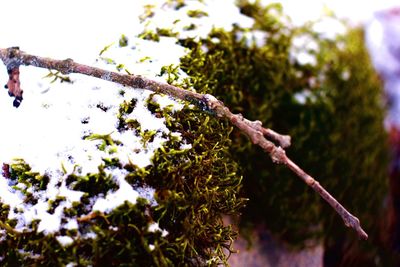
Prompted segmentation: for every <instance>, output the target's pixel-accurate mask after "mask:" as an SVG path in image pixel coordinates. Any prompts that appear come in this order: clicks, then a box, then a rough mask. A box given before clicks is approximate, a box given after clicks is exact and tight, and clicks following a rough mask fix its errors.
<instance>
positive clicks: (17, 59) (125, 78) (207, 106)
mask: <svg viewBox="0 0 400 267" xmlns="http://www.w3.org/2000/svg"><path fill="white" fill-rule="evenodd" d="M0 58H1V60H2V61H3V62H4V64H5V65H6V66H7V69H8V71H9V70H10V66H11V64H16V63H17V64H16V65H15V67H13V68H12V70H13V71H14V72H12V75H10V80H11V79H12V81H13V82H14V80H15V83H14V84H15V87H13V89H12V90H13V92H14V91H15V92H18V90H20V81H19V70H18V67H19V66H20V65H31V66H34V67H39V68H46V69H53V70H58V71H60V72H61V73H63V74H69V73H80V74H84V75H88V76H93V77H96V78H100V79H103V80H107V81H110V82H115V83H119V84H121V85H125V86H130V87H133V88H141V89H146V90H150V91H153V92H155V93H160V94H165V95H169V96H171V97H174V98H176V99H181V100H184V101H189V102H191V103H195V104H196V105H197V106H199V108H200V109H201V110H203V111H205V112H207V113H211V114H214V115H215V116H216V117H218V118H221V119H227V120H229V121H230V122H231V123H232V124H233V125H235V126H236V127H237V128H239V130H241V131H242V132H243V133H244V134H245V135H247V136H248V137H249V138H250V140H251V142H252V143H253V144H255V145H258V146H260V147H261V148H262V149H263V150H264V151H265V152H267V153H268V154H269V155H270V157H271V159H272V161H273V162H275V163H279V164H284V165H286V166H287V167H288V168H289V169H290V170H292V171H293V172H294V173H295V174H296V175H297V176H299V177H300V178H301V179H302V180H303V181H304V182H305V183H306V184H307V185H308V186H310V187H311V188H312V189H314V190H315V191H316V192H317V193H318V194H319V195H320V196H321V197H322V198H323V199H324V200H325V201H327V202H328V203H329V205H331V206H332V207H333V208H334V209H335V210H336V212H337V213H338V214H339V215H340V216H341V217H342V219H343V221H344V224H345V225H346V226H347V227H351V228H353V229H354V230H355V231H356V232H357V233H358V235H359V237H360V238H362V239H367V238H368V235H367V234H366V233H365V231H364V230H363V229H362V227H361V226H360V221H359V219H358V218H357V217H355V216H353V215H352V214H351V213H349V212H348V211H347V210H346V209H345V208H344V207H343V206H342V205H341V204H340V203H339V202H338V201H337V200H336V199H335V198H334V197H333V196H332V195H330V194H329V193H328V192H327V191H326V190H325V189H324V188H323V187H322V186H321V185H320V184H319V183H318V182H317V181H316V180H315V179H314V178H312V177H311V176H310V175H308V174H307V173H306V172H304V171H303V170H302V169H301V168H300V167H299V166H297V165H296V164H295V163H294V162H293V161H291V160H290V159H289V158H288V157H287V156H286V153H285V150H284V148H286V147H288V146H290V137H289V136H287V135H281V134H278V133H276V132H274V131H273V130H271V129H267V128H264V127H262V123H261V122H260V121H250V120H248V119H246V118H244V117H243V116H242V115H241V114H233V113H232V112H230V110H229V108H228V107H226V106H225V105H224V103H222V102H221V101H219V100H218V99H216V98H215V97H214V96H212V95H209V94H199V93H196V92H192V91H188V90H184V89H181V88H178V87H176V86H173V85H170V84H166V83H161V82H157V81H153V80H150V79H148V78H145V77H142V76H140V75H133V74H131V75H127V74H121V73H116V72H112V71H107V70H103V69H99V68H95V67H90V66H87V65H83V64H78V63H76V62H74V61H73V60H72V59H65V60H55V59H50V58H44V57H39V56H34V55H30V54H27V53H25V52H22V51H20V50H19V49H18V48H16V47H11V48H7V49H1V48H0ZM17 70H18V72H17ZM10 80H9V82H8V83H7V86H8V87H10ZM20 91H21V97H22V90H20ZM14 95H16V96H17V94H14ZM21 100H22V98H21ZM267 138H269V139H271V140H272V141H271V140H268V139H267ZM274 142H276V143H277V144H278V145H275V143H274Z"/></svg>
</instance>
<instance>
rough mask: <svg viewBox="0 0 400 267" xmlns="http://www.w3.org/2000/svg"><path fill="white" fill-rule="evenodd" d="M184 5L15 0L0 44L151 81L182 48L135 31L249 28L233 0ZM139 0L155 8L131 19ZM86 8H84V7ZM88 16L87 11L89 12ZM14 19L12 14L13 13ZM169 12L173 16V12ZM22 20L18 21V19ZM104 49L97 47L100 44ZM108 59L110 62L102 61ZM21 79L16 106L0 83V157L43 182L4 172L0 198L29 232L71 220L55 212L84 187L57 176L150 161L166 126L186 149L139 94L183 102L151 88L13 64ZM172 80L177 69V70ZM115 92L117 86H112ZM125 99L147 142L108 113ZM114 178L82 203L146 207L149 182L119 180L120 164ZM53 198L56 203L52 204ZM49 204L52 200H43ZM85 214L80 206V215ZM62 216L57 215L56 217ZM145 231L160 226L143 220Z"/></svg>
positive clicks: (167, 104) (3, 75)
mask: <svg viewBox="0 0 400 267" xmlns="http://www.w3.org/2000/svg"><path fill="white" fill-rule="evenodd" d="M188 3H189V5H188V6H186V7H184V8H182V9H180V10H177V11H175V10H174V9H173V7H168V5H167V6H166V5H161V1H134V2H132V1H125V0H121V1H120V2H118V4H112V5H111V4H110V3H109V2H105V1H85V2H82V1H79V2H78V1H76V0H72V1H69V2H68V3H67V4H65V5H64V6H63V8H62V9H60V10H58V9H55V8H54V4H53V2H50V1H42V0H39V1H37V2H35V3H33V2H31V1H22V0H17V1H14V2H13V3H10V2H9V3H4V6H3V8H4V9H13V8H14V5H18V6H20V7H24V8H20V9H19V12H18V18H14V17H13V15H10V13H12V12H7V13H5V14H3V15H2V16H1V17H0V22H3V25H10V22H11V21H13V23H12V26H10V27H4V28H3V30H2V34H1V35H0V47H1V48H5V47H10V46H15V45H18V46H20V47H21V50H23V51H26V52H28V53H32V54H36V55H40V56H46V57H51V58H56V59H65V58H72V59H73V60H74V61H76V62H79V63H84V64H87V65H91V66H95V67H99V68H103V69H107V70H111V71H116V69H117V68H116V67H117V65H120V64H123V67H122V68H120V71H121V72H125V70H127V71H129V73H134V74H137V75H143V76H145V77H148V78H150V79H153V80H157V81H162V82H165V81H166V78H167V77H166V75H163V76H160V75H159V74H160V70H161V68H162V67H163V66H177V65H178V64H179V59H180V57H182V56H184V55H185V54H186V53H187V52H188V51H187V50H186V49H185V48H183V47H182V46H180V45H178V44H177V43H176V39H175V38H171V37H160V41H159V42H154V41H151V40H143V39H141V38H138V35H139V34H140V33H141V32H142V31H143V30H145V29H146V30H151V29H156V28H168V27H170V28H173V29H174V30H175V31H179V32H181V34H182V35H181V36H184V35H185V34H187V36H189V35H192V36H195V37H196V38H198V37H200V36H202V37H205V36H206V35H208V33H209V32H210V31H211V29H212V28H213V27H222V28H224V29H226V30H231V29H232V27H233V23H236V24H240V25H242V26H244V27H249V26H251V25H252V24H253V20H252V19H250V18H248V17H246V16H243V15H242V14H240V12H239V9H238V8H237V7H236V6H234V5H233V0H220V1H204V2H203V3H201V2H198V1H188ZM144 4H153V5H154V6H155V11H156V12H157V15H156V16H154V17H153V18H152V19H150V20H145V21H143V22H142V23H140V20H139V16H140V14H142V13H143V10H144V9H143V5H144ZM93 6H95V7H96V9H95V12H92V13H93V14H90V13H89V12H86V10H89V9H90V10H93V9H92V8H93ZM197 9H201V10H204V11H205V12H206V13H207V15H206V16H204V17H202V18H189V17H188V16H187V12H188V11H189V10H197ZM90 16H92V17H90ZM20 18H24V19H23V20H22V19H21V23H20V22H19V19H20ZM178 19H179V23H176V22H175V21H176V20H178ZM22 21H24V22H27V23H22ZM191 23H194V24H196V25H197V27H196V30H191V31H183V30H182V27H184V26H187V25H188V24H191ZM121 34H125V35H126V36H127V38H128V46H126V47H119V46H118V39H119V37H120V36H121ZM108 45H109V48H108V49H106V51H104V52H103V53H102V54H101V55H99V52H100V50H102V49H103V48H104V47H105V46H108ZM108 59H112V60H113V62H112V63H111V64H110V62H108V63H107V61H108ZM20 72H21V74H20V78H21V86H22V88H23V90H24V100H23V101H22V104H21V106H20V107H19V108H18V109H16V108H14V107H13V106H12V99H11V98H10V97H9V96H8V94H7V90H0V121H1V123H2V125H3V127H2V131H1V133H0V151H1V153H0V163H9V164H10V163H13V162H14V159H24V160H25V162H26V163H27V164H29V165H30V167H31V168H32V172H38V173H40V174H46V175H48V176H49V178H50V181H49V183H48V185H47V188H46V189H45V190H41V191H35V190H34V189H33V188H32V187H30V188H23V186H25V185H22V184H19V185H18V186H19V188H20V189H15V188H12V187H11V186H12V185H13V183H12V181H11V180H10V179H9V178H7V177H0V200H1V202H2V203H5V204H8V205H9V206H10V212H9V217H8V218H9V219H15V220H16V221H17V224H16V226H15V230H17V231H25V230H30V229H31V224H32V222H33V221H38V224H37V231H38V232H43V233H44V234H55V235H57V232H58V231H59V230H61V229H67V230H70V229H79V227H78V218H77V217H71V218H65V215H64V210H65V209H68V208H71V207H73V203H75V202H79V201H80V200H81V197H82V196H83V194H84V192H81V191H77V190H72V189H71V188H70V187H69V186H67V185H66V179H67V177H68V176H69V174H71V173H76V174H78V175H86V174H89V173H97V172H98V166H99V165H101V164H102V163H103V158H110V157H115V158H118V159H119V161H120V163H121V164H122V165H124V164H135V165H136V166H138V167H147V166H149V165H151V158H152V156H153V155H154V152H155V151H156V150H157V149H158V148H160V147H161V146H162V145H163V144H164V143H165V142H166V141H167V139H166V137H165V136H168V135H169V134H170V136H171V137H173V138H174V139H173V140H175V141H176V142H180V144H181V149H190V148H191V144H190V143H187V141H186V140H183V138H182V137H181V135H180V134H179V133H170V131H169V130H168V128H167V127H166V125H165V119H164V118H157V117H155V116H154V115H153V114H152V113H151V112H150V111H149V110H148V109H147V101H148V99H149V97H152V101H155V102H158V103H159V105H160V107H161V108H168V109H169V110H171V111H172V112H178V111H179V110H180V109H182V107H183V104H182V103H181V102H177V101H176V100H174V99H172V98H170V97H168V96H160V95H152V94H151V92H149V91H146V90H142V89H137V88H127V87H123V86H120V85H117V84H114V83H111V82H107V81H102V80H99V79H95V78H91V77H86V76H83V75H77V74H71V75H70V76H69V77H70V79H71V80H72V82H73V83H72V84H71V83H67V82H63V83H60V82H59V81H56V82H54V83H51V79H43V77H45V76H46V75H47V74H48V73H49V72H48V71H47V70H44V69H38V68H34V67H25V66H21V67H20ZM178 75H179V79H180V80H182V79H184V78H185V77H186V74H185V73H184V72H183V71H182V70H180V69H178ZM7 79H8V76H7V72H6V71H5V70H4V71H0V81H3V82H4V84H5V83H6V81H7ZM121 92H123V94H121ZM132 99H135V101H136V105H135V108H134V109H133V111H132V112H131V113H129V114H127V115H124V116H125V117H124V119H131V120H135V121H137V122H138V123H139V124H140V130H141V131H142V132H143V131H151V132H154V133H155V134H154V136H153V138H152V140H151V141H147V142H146V143H144V142H143V140H142V138H141V137H140V135H138V134H136V133H135V130H125V131H118V130H117V129H116V126H117V124H118V112H119V105H120V103H123V102H124V101H125V102H128V103H129V102H130V101H131V100H132ZM91 134H96V135H108V136H110V137H111V138H112V139H113V140H115V141H118V142H119V143H118V145H115V144H114V145H111V146H109V147H107V148H106V149H104V150H99V145H101V143H102V140H95V139H91V138H86V137H88V136H90V135H91ZM105 171H106V172H107V173H108V174H110V175H111V177H112V179H113V180H114V182H115V183H116V185H117V189H116V190H114V191H113V190H110V191H109V192H106V193H105V194H100V195H98V196H95V197H93V198H92V199H91V200H90V201H91V204H90V206H89V208H90V209H91V211H92V212H96V211H99V212H104V213H109V212H112V210H113V209H114V208H116V207H118V206H120V205H122V204H123V203H125V202H129V203H132V204H135V203H136V200H137V198H138V197H144V198H146V199H148V201H149V203H150V204H151V205H152V206H155V205H157V202H156V200H155V199H154V192H155V190H154V189H153V188H151V187H147V186H145V187H134V186H132V185H131V184H129V183H128V182H127V181H126V180H125V176H126V175H127V172H126V171H124V170H120V169H118V168H115V169H106V170H105ZM23 190H26V191H27V192H30V193H32V196H33V197H34V198H35V199H36V200H37V201H36V202H35V203H34V204H29V203H26V202H25V200H26V196H25V195H24V194H22V191H23ZM55 201H57V204H56V205H55V206H52V205H53V204H52V203H54V202H55ZM50 208H52V209H50ZM86 215H87V214H86ZM63 219H66V220H67V223H63ZM149 231H161V232H162V235H163V236H165V235H167V234H168V232H167V231H165V230H162V229H160V228H159V227H158V224H152V225H151V226H150V228H149ZM81 235H82V237H83V238H96V234H94V233H90V232H89V233H81ZM57 240H58V241H59V242H60V244H62V245H64V246H66V245H69V244H70V243H72V242H73V239H72V238H71V237H68V236H57Z"/></svg>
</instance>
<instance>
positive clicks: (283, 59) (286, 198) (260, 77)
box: [181, 1, 387, 245]
mask: <svg viewBox="0 0 400 267" xmlns="http://www.w3.org/2000/svg"><path fill="white" fill-rule="evenodd" d="M239 5H240V7H241V11H242V12H243V13H244V14H246V15H248V16H251V17H253V18H254V19H255V21H256V23H255V24H254V27H253V28H252V29H241V28H239V27H236V28H235V29H234V30H233V31H232V32H226V31H223V30H219V29H215V30H214V31H213V33H211V35H210V36H209V37H208V38H206V39H203V40H202V41H201V42H200V43H199V42H194V41H193V40H192V39H185V40H181V43H182V44H183V45H185V46H186V47H188V48H190V49H191V52H190V53H189V55H187V56H186V57H184V58H182V60H181V68H182V69H183V70H185V71H186V73H188V74H189V75H190V78H189V79H188V80H187V83H188V84H189V85H191V86H193V87H194V88H196V89H197V90H198V91H200V92H203V93H211V94H213V95H215V96H216V97H218V98H219V99H221V100H222V101H223V102H224V103H225V104H226V105H227V106H228V107H230V109H231V110H232V111H233V112H240V113H242V114H243V115H244V116H245V117H247V118H249V119H259V120H261V121H262V122H263V124H264V125H265V126H267V127H270V128H272V129H274V130H276V131H278V132H281V133H287V134H290V135H291V136H292V137H293V146H292V147H291V148H290V149H289V150H288V155H289V156H290V157H291V158H293V160H294V161H295V162H297V163H298V164H299V165H300V166H302V167H304V169H305V170H307V171H308V172H309V173H310V174H311V175H314V176H315V177H316V178H317V179H318V180H319V181H320V182H321V184H322V185H324V186H325V187H326V188H327V189H328V190H329V191H330V192H332V193H333V195H334V196H335V197H337V199H338V200H339V201H340V202H341V203H343V204H344V206H345V207H347V208H348V209H349V210H350V211H352V212H354V213H355V214H356V215H357V216H359V218H360V219H361V221H362V224H363V226H365V227H366V229H367V231H368V232H369V233H372V232H373V229H374V221H375V220H373V219H372V218H371V216H374V215H375V214H376V213H377V212H378V210H379V208H380V205H381V202H382V198H383V193H384V191H385V188H386V182H385V177H386V163H387V157H386V144H385V138H386V135H385V133H384V130H383V127H382V121H383V112H382V107H381V105H380V90H379V89H380V83H379V80H378V79H377V77H376V75H375V74H374V72H373V69H372V67H371V64H370V62H369V59H368V56H367V52H366V50H365V47H364V46H363V44H362V43H363V36H362V32H361V31H359V30H354V31H350V32H349V33H347V34H346V36H343V37H338V39H337V40H328V39H323V38H320V36H319V35H318V34H317V33H315V32H313V31H312V30H311V28H309V27H302V28H295V27H290V26H287V24H284V23H283V22H282V21H285V19H286V18H285V17H284V16H283V15H282V14H281V15H279V14H280V7H279V6H277V5H271V6H267V7H262V6H261V5H259V4H258V3H257V2H256V3H255V4H250V3H248V2H247V1H240V3H239ZM271 11H273V12H271ZM276 14H278V15H276ZM253 30H257V31H261V32H263V33H264V34H265V39H263V40H262V41H263V42H264V44H263V45H259V44H257V43H256V42H255V41H252V39H249V38H248V37H246V33H247V32H249V31H250V32H251V31H253ZM302 36H303V37H304V36H305V37H306V38H308V39H309V42H315V43H316V44H317V45H318V49H317V50H315V51H314V50H313V51H307V52H309V54H310V55H311V56H313V57H314V59H315V64H301V63H300V62H299V61H298V60H296V58H294V57H293V50H292V49H293V48H292V40H294V38H298V37H302ZM204 47H206V49H203V48H204ZM232 138H233V142H232V147H231V153H232V155H234V156H235V157H236V158H237V160H238V162H239V163H240V166H241V171H242V173H243V175H244V177H245V178H244V188H245V191H246V196H247V197H249V199H250V202H249V203H248V207H247V208H246V209H245V210H244V214H243V221H244V223H243V224H244V225H249V224H253V223H260V222H264V223H266V224H267V226H268V227H269V228H270V229H271V230H272V231H273V232H274V233H275V234H277V235H279V236H280V237H281V238H284V239H286V240H288V241H291V243H292V244H297V245H299V244H302V241H304V240H305V239H307V238H310V237H321V238H322V237H324V240H327V242H328V243H329V242H331V241H333V240H334V239H336V238H337V237H338V236H343V235H345V233H344V232H345V231H347V229H346V228H345V227H343V226H342V222H340V221H339V219H338V218H339V217H338V216H337V215H336V214H335V213H334V211H333V210H332V209H331V207H329V206H328V205H326V204H325V203H323V201H321V199H320V197H319V196H318V195H317V194H315V192H313V191H312V190H310V189H309V188H308V187H307V186H306V185H305V184H304V183H303V182H301V181H300V180H299V179H298V178H297V177H295V175H294V174H292V173H291V172H290V171H288V170H287V169H286V168H285V167H282V166H276V165H274V164H272V163H271V162H270V160H269V159H268V156H267V155H265V154H264V152H263V151H261V150H260V149H257V148H255V147H253V146H252V145H251V144H250V142H249V141H248V140H246V138H245V137H243V136H242V135H240V134H236V133H234V134H232ZM261 210H262V212H260V211H261ZM375 226H376V225H375ZM346 233H347V232H346ZM351 234H352V233H351Z"/></svg>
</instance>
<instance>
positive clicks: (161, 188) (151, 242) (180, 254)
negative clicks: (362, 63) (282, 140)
mask: <svg viewBox="0 0 400 267" xmlns="http://www.w3.org/2000/svg"><path fill="white" fill-rule="evenodd" d="M152 99H153V97H152V96H150V97H149V100H148V108H149V109H150V110H151V112H152V113H153V114H154V115H155V116H159V117H164V118H166V125H167V126H168V128H169V129H170V131H171V132H174V133H175V134H171V135H170V136H169V140H170V141H168V142H167V143H166V144H165V145H164V146H162V148H160V149H159V150H158V151H156V153H155V155H154V156H153V159H152V165H149V166H147V167H139V166H137V165H135V164H134V163H127V164H123V163H122V162H121V161H119V159H118V158H116V157H113V155H114V153H113V152H112V151H113V146H117V148H118V145H119V144H118V142H117V141H116V140H113V138H112V137H111V136H110V135H95V134H93V135H91V136H89V137H87V138H86V139H87V140H88V141H90V140H100V142H99V143H98V149H99V150H100V151H103V152H104V151H105V152H106V154H107V155H109V157H104V158H103V164H101V165H100V166H99V167H98V172H97V173H88V174H84V173H82V172H81V171H80V170H79V167H77V168H76V169H75V170H74V171H73V172H72V173H65V174H63V175H62V176H61V177H60V178H59V179H58V181H56V182H55V181H54V179H55V178H54V177H52V178H50V182H49V177H48V176H46V175H41V174H39V173H34V172H31V169H30V167H29V165H28V164H27V163H26V162H24V161H23V160H16V161H14V162H12V163H11V164H10V165H9V166H8V170H7V172H8V174H7V176H8V179H9V182H10V183H13V184H14V185H13V190H15V191H19V192H20V194H19V197H20V198H21V201H22V202H21V204H20V205H17V206H15V208H14V209H15V210H13V211H10V205H6V204H3V205H2V206H1V208H0V214H1V218H2V220H1V221H2V223H1V227H2V228H3V229H5V230H6V233H5V234H4V236H3V237H2V239H1V240H0V251H1V254H0V255H1V260H2V263H3V264H5V265H9V266H12V265H46V266H59V265H66V264H68V263H71V262H72V263H74V264H76V265H83V266H88V265H95V266H99V265H108V266H116V265H121V264H133V265H135V266H166V265H170V266H175V265H176V264H178V265H199V264H200V265H203V264H205V262H206V261H207V260H210V259H213V261H214V263H215V264H217V263H220V262H225V257H226V256H225V254H224V252H226V250H225V249H226V248H229V244H230V243H231V242H232V240H233V239H234V237H235V233H234V232H233V230H232V228H231V227H230V226H226V225H224V224H223V222H222V217H221V216H222V214H235V213H236V212H237V211H238V210H239V208H241V207H242V206H243V204H244V200H243V199H241V198H240V197H239V195H238V192H239V189H240V187H241V178H240V176H239V175H238V173H237V168H238V166H237V163H235V162H234V161H232V160H231V158H230V155H229V153H228V148H229V146H230V145H231V143H230V139H229V134H230V133H231V131H232V128H231V127H230V126H228V125H227V124H226V123H223V122H222V123H221V122H218V121H216V120H210V118H209V117H208V116H207V115H203V114H201V113H198V112H195V111H193V110H192V109H191V108H189V107H188V106H185V107H184V109H183V110H182V111H180V112H172V111H171V108H168V106H167V107H164V108H161V107H160V105H159V104H158V103H157V102H155V101H153V100H152ZM134 105H135V101H130V102H123V103H121V105H120V109H119V113H118V114H117V116H118V117H119V124H118V129H119V131H120V132H124V131H130V130H131V128H133V127H134V134H136V135H139V136H141V138H142V139H143V140H144V139H146V138H149V139H151V138H152V136H154V134H150V135H149V131H148V130H144V131H142V130H141V128H140V127H137V126H138V125H137V123H138V122H136V123H134V122H132V121H131V120H130V119H129V118H128V117H129V116H128V115H129V113H130V112H132V110H133V106H134ZM181 140H185V143H187V144H191V145H190V146H187V145H186V146H185V145H184V143H182V142H181ZM150 142H151V140H150ZM142 145H143V146H144V147H146V145H147V143H146V142H145V141H144V143H143V144H142ZM52 183H53V184H52ZM54 183H55V184H54ZM123 183H126V185H124V184H123ZM123 188H125V189H123ZM132 188H133V189H134V190H135V191H133V189H132ZM146 188H154V189H155V191H153V193H152V192H151V191H150V196H149V194H148V193H147V199H146V198H145V196H146V194H145V193H143V192H145V191H146ZM51 190H58V191H57V193H54V195H53V196H54V197H51V195H52V194H51V193H49V191H51ZM122 190H132V193H131V194H130V195H131V196H132V198H131V199H129V198H127V199H122V200H121V201H120V202H119V204H118V205H116V206H115V204H114V205H113V207H108V206H109V205H111V204H110V202H111V201H113V202H115V201H117V202H118V198H119V197H120V196H119V194H118V193H120V194H121V195H123V193H124V192H121V191H122ZM64 191H65V192H64ZM63 192H64V193H63ZM136 192H138V193H136ZM14 193H15V192H14ZM76 193H78V194H79V196H77V197H76V199H73V197H72V196H71V194H76ZM45 194H48V195H49V197H48V198H49V199H47V198H43V195H45ZM134 194H138V195H137V196H135V195H134ZM152 199H153V200H152ZM38 203H42V204H43V205H44V206H45V207H44V208H43V209H40V208H39V207H38V206H35V205H38ZM32 206H35V209H34V210H33V213H34V214H27V213H26V211H24V210H20V208H18V207H28V208H32ZM114 206H115V207H114ZM11 213H12V214H13V215H12V216H10V214H11ZM38 213H40V214H45V216H44V215H43V216H44V217H43V216H42V217H41V218H42V220H40V219H39V216H38V215H40V214H38ZM29 216H31V218H32V220H29V218H28V217H29ZM10 218H16V219H10ZM44 219H47V220H48V221H43V220H44ZM57 220H58V221H57ZM50 221H52V225H51V226H45V225H43V224H48V223H51V222H50ZM18 224H19V225H18Z"/></svg>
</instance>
